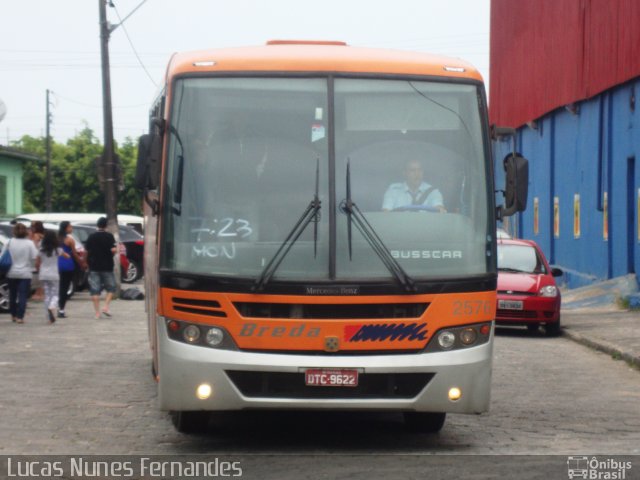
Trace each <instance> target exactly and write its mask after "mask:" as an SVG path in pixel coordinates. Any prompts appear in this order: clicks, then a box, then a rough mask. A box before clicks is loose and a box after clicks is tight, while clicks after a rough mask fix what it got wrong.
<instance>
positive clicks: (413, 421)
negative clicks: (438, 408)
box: [404, 412, 447, 433]
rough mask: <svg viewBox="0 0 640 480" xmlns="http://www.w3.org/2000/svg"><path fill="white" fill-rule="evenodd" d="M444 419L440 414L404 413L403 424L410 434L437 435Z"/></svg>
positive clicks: (445, 415) (443, 414)
mask: <svg viewBox="0 0 640 480" xmlns="http://www.w3.org/2000/svg"><path fill="white" fill-rule="evenodd" d="M446 417H447V414H446V413H442V412H404V424H405V426H406V427H407V429H409V430H410V431H412V432H416V433H438V432H439V431H440V430H442V427H443V426H444V420H445V418H446Z"/></svg>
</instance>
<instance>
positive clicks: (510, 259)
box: [498, 244, 547, 273]
mask: <svg viewBox="0 0 640 480" xmlns="http://www.w3.org/2000/svg"><path fill="white" fill-rule="evenodd" d="M498 270H499V271H503V272H523V273H547V271H546V268H545V266H544V262H543V261H542V259H541V258H540V255H538V252H537V251H536V249H535V248H534V247H532V246H530V245H506V244H498Z"/></svg>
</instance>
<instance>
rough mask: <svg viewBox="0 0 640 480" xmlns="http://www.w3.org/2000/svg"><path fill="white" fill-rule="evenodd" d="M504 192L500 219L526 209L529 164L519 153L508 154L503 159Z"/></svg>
mask: <svg viewBox="0 0 640 480" xmlns="http://www.w3.org/2000/svg"><path fill="white" fill-rule="evenodd" d="M504 171H505V183H506V185H505V190H504V198H505V204H504V208H502V209H501V211H500V213H501V217H508V216H511V215H513V214H514V213H516V212H522V211H524V210H525V209H526V208H527V194H528V190H529V162H528V160H527V159H526V158H524V157H523V156H522V155H520V154H519V153H515V152H514V153H510V154H509V155H507V156H506V157H505V158H504Z"/></svg>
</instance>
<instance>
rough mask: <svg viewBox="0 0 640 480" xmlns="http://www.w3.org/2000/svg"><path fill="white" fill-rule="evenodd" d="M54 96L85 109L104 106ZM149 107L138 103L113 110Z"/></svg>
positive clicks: (56, 94)
mask: <svg viewBox="0 0 640 480" xmlns="http://www.w3.org/2000/svg"><path fill="white" fill-rule="evenodd" d="M53 93H54V95H55V96H56V97H58V98H61V99H62V100H66V101H67V102H71V103H75V104H77V105H82V106H83V107H89V108H102V105H91V104H89V103H84V102H80V101H78V100H73V99H72V98H68V97H64V96H62V95H60V94H59V93H57V92H53ZM146 106H149V104H148V103H138V104H136V105H121V106H114V107H112V108H139V107H146Z"/></svg>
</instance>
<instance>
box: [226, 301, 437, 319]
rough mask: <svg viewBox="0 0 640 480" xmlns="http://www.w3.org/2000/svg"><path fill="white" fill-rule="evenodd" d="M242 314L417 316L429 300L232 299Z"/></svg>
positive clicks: (361, 316)
mask: <svg viewBox="0 0 640 480" xmlns="http://www.w3.org/2000/svg"><path fill="white" fill-rule="evenodd" d="M233 305H234V306H235V307H236V309H237V310H238V313H240V315H242V316H243V317H252V318H306V319H326V318H350V319H356V318H359V319H364V318H366V319H374V318H420V317H421V316H422V315H423V314H424V312H425V311H426V309H427V307H428V306H429V304H428V303H362V304H360V303H358V304H344V303H339V304H324V303H322V304H299V303H298V304H292V303H253V302H234V303H233Z"/></svg>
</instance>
